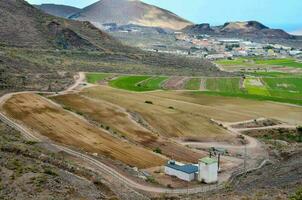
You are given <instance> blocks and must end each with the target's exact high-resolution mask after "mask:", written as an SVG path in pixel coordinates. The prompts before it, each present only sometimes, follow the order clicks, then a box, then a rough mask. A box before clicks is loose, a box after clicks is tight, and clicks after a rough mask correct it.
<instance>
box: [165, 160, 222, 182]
mask: <svg viewBox="0 0 302 200" xmlns="http://www.w3.org/2000/svg"><path fill="white" fill-rule="evenodd" d="M165 174H167V175H170V176H175V177H177V178H179V179H181V180H184V181H188V182H190V181H193V180H198V181H200V182H205V183H215V182H217V181H218V161H217V160H216V159H214V158H209V157H206V158H202V159H200V160H199V163H198V165H193V164H182V163H179V162H176V161H174V160H171V161H169V162H168V163H167V165H166V166H165Z"/></svg>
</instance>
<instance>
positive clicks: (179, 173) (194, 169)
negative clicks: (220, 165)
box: [165, 160, 198, 182]
mask: <svg viewBox="0 0 302 200" xmlns="http://www.w3.org/2000/svg"><path fill="white" fill-rule="evenodd" d="M197 173H198V166H196V165H192V164H186V165H184V164H181V163H177V162H176V161H174V160H171V161H169V162H168V164H167V165H166V166H165V174H167V175H169V176H176V177H177V178H179V179H181V180H184V181H188V182H190V181H193V180H195V179H196V177H197Z"/></svg>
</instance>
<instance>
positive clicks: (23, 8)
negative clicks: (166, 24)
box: [0, 0, 122, 51]
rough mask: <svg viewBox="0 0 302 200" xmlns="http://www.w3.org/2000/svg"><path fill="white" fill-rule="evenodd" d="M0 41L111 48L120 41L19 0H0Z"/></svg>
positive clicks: (5, 42) (64, 46)
mask: <svg viewBox="0 0 302 200" xmlns="http://www.w3.org/2000/svg"><path fill="white" fill-rule="evenodd" d="M0 20H1V23H0V44H2V45H8V46H16V47H35V48H37V47H38V48H53V49H54V48H56V49H82V50H103V51H114V50H117V49H119V51H120V49H121V47H122V45H121V44H120V43H119V42H118V41H116V40H115V39H113V38H112V37H110V36H109V35H107V34H106V33H104V32H102V31H100V30H98V29H97V28H95V27H94V26H93V25H92V24H90V23H89V22H78V21H71V20H65V19H63V18H57V17H54V16H51V15H48V14H45V13H43V12H42V11H40V10H38V9H36V8H35V7H33V6H31V5H29V4H28V3H27V2H25V1H23V0H9V1H0Z"/></svg>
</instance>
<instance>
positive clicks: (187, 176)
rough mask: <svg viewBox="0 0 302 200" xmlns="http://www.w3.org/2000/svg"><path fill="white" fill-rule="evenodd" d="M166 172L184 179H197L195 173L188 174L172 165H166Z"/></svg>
mask: <svg viewBox="0 0 302 200" xmlns="http://www.w3.org/2000/svg"><path fill="white" fill-rule="evenodd" d="M165 174H167V175H170V176H176V177H177V178H179V179H181V180H184V181H188V182H190V181H193V180H194V179H195V174H194V173H192V174H187V173H184V172H182V171H178V170H175V169H172V168H170V167H167V166H165Z"/></svg>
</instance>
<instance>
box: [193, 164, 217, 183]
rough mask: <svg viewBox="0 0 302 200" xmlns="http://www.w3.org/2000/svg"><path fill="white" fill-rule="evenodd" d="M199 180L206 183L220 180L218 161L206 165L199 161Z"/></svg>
mask: <svg viewBox="0 0 302 200" xmlns="http://www.w3.org/2000/svg"><path fill="white" fill-rule="evenodd" d="M198 181H200V182H202V181H203V182H205V183H215V182H217V181H218V163H213V164H210V165H206V164H205V163H202V162H200V163H199V175H198Z"/></svg>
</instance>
